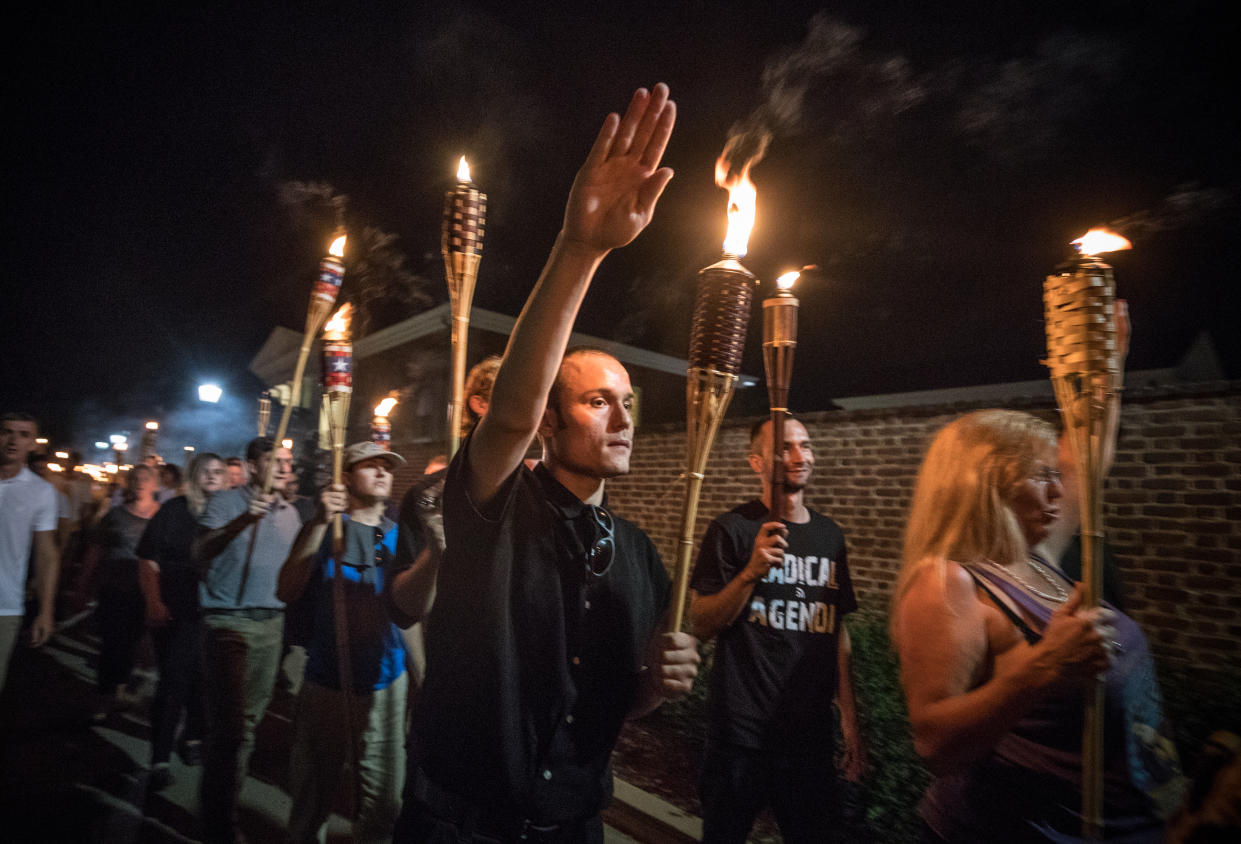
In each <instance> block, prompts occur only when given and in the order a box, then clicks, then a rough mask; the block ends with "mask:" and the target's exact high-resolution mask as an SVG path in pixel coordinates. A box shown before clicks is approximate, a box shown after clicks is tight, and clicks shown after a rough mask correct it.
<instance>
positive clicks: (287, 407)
mask: <svg viewBox="0 0 1241 844" xmlns="http://www.w3.org/2000/svg"><path fill="white" fill-rule="evenodd" d="M312 342H314V336H313V335H310V334H308V335H306V337H305V338H303V340H302V347H301V349H300V350H298V353H297V366H296V367H294V369H293V387H292V389H291V390H290V391H289V400H288V401H287V402H285V403H284V407H282V408H281V409H280V424H279V425H277V426H276V436H275V437H274V438H273V439H272V442H274V443H275V447H276V448H279V447H280V443H281V442H283V441H284V435H285V434H286V433H288V430H289V416H290V415H291V414H292V413H293V405H295V404H297V403H298V401H299V400H300V399H301V393H302V390H301V384H302V376H303V375H305V373H306V358H308V357H310V344H311V343H312ZM273 450H274V449H273ZM275 469H276V461H275V460H271V461H270V462H268V464H267V472H266V474H265V475H264V476H263V494H264V495H267V494H268V493H270V492H271V484H272V474H273V472H274V471H275Z"/></svg>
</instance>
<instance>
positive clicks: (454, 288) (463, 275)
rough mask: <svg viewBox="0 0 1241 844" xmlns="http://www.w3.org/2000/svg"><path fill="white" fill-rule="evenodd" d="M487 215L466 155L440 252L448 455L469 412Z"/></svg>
mask: <svg viewBox="0 0 1241 844" xmlns="http://www.w3.org/2000/svg"><path fill="white" fill-rule="evenodd" d="M486 218H487V194H485V193H482V192H481V191H479V189H478V188H477V187H475V186H474V183H473V182H471V181H470V165H469V164H467V163H466V161H465V156H464V155H463V156H461V163H460V165H459V166H458V167H457V186H456V187H455V188H453V189H452V190H450V191H448V192H447V193H445V194H444V229H443V235H442V237H441V239H440V251H442V252H443V253H444V274H445V276H446V278H447V280H448V298H449V300H450V301H451V304H452V390H451V395H452V398H451V400H450V402H449V405H448V454H449V456H452V455H453V454H454V453H456V451H457V445H458V444H459V443H460V441H461V415H462V414H463V413H464V411H465V352H466V343H467V342H468V341H469V333H470V305H471V303H472V302H473V301H474V282H475V281H476V280H477V279H478V263H479V261H481V260H482V257H483V225H484V223H485V222H486Z"/></svg>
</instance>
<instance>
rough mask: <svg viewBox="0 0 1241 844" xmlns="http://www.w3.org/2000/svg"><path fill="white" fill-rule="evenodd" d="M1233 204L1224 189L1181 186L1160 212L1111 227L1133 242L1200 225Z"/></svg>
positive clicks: (1135, 215)
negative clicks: (1147, 236)
mask: <svg viewBox="0 0 1241 844" xmlns="http://www.w3.org/2000/svg"><path fill="white" fill-rule="evenodd" d="M1231 204H1232V194H1230V193H1229V192H1228V191H1226V190H1224V189H1222V188H1204V187H1199V186H1198V185H1197V184H1193V183H1189V184H1184V185H1179V186H1177V188H1176V189H1175V190H1174V191H1173V192H1172V193H1170V194H1168V196H1167V197H1166V198H1165V199H1164V201H1163V204H1161V205H1160V206H1159V207H1157V208H1151V209H1146V210H1143V211H1137V212H1135V213H1133V214H1128V215H1126V216H1124V217H1120V218H1119V219H1116V220H1113V221H1112V222H1110V223H1109V224H1108V228H1111V229H1114V230H1115V231H1117V232H1120V233H1121V234H1123V235H1125V236H1126V237H1128V238H1130V239H1140V238H1142V237H1144V236H1146V235H1150V234H1154V233H1155V232H1161V231H1168V230H1171V229H1180V228H1186V227H1189V226H1195V225H1198V224H1200V223H1202V222H1204V221H1206V220H1207V219H1208V218H1210V217H1212V216H1213V215H1215V214H1216V213H1217V212H1219V211H1222V210H1224V209H1225V208H1227V207H1228V206H1229V205H1231Z"/></svg>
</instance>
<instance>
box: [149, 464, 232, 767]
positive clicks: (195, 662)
mask: <svg viewBox="0 0 1241 844" xmlns="http://www.w3.org/2000/svg"><path fill="white" fill-rule="evenodd" d="M187 474H188V476H189V484H188V486H187V488H186V492H185V495H181V496H178V497H176V498H173V499H171V500H169V501H167V502H166V503H165V504H164V506H163V507H162V508H160V511H159V512H158V513H156V514H155V517H154V518H153V519H151V522H150V524H148V525H147V528H146V532H145V533H143V535H142V541H141V542H139V543H138V548H137V555H138V558H139V560H140V561H141V562H140V563H139V569H138V572H139V582H140V583H141V585H142V596H143V599H144V603H145V605H146V623H147V625H148V626H149V627H151V628H152V637H153V638H154V640H155V652H156V654H157V655H158V658H159V686H158V687H157V688H156V690H155V701H154V704H153V705H152V709H151V734H152V737H151V779H150V786H151V788H153V789H156V790H158V789H162V788H166V787H167V786H169V785H171V784H172V771H171V769H170V767H169V764H168V760H169V758H170V757H171V755H172V747H173V743H174V740H175V738H176V731H177V722H178V721H180V720H181V711H182V710H185V730H184V731H183V732H182V734H181V758H182V759H183V760H184V761H185V763H186V764H187V765H194V764H197V763H198V759H199V748H200V747H201V745H202V738H203V732H204V714H203V690H202V655H201V652H200V650H199V648H200V643H199V639H200V637H201V635H202V630H201V625H200V622H199V612H198V572H197V571H196V570H195V568H194V566H193V564H192V563H191V561H190V545H191V543H192V542H193V541H194V534H195V532H196V529H197V527H198V517H199V516H201V515H202V513H203V510H204V509H205V508H206V506H207V499H208V498H209V497H210V496H211V495H212V493H214V492H216V491H217V490H220V489H223V488H224V481H225V477H226V468H225V464H224V461H223V460H222V459H221V458H220V457H219V455H216V454H210V453H206V454H200V455H199V456H198V457H196V458H194V460H193V461H192V462H191V463H190V467H189V472H188V473H187Z"/></svg>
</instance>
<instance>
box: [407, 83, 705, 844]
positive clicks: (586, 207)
mask: <svg viewBox="0 0 1241 844" xmlns="http://www.w3.org/2000/svg"><path fill="white" fill-rule="evenodd" d="M674 119H675V107H674V106H673V104H672V102H670V101H669V100H668V89H667V87H666V86H664V85H662V84H661V85H657V86H656V87H655V88H654V90H653V91H651V92H647V91H645V90H639V91H637V92H636V93H635V94H634V97H633V100H632V102H631V103H630V106H629V109H628V111H627V112H626V113H625V116H624V117H623V118H620V117H618V116H617V115H615V114H611V115H609V116H608V118H607V119H606V120H605V121H604V124H603V128H602V129H601V130H600V132H599V135H598V137H597V139H596V140H595V144H594V146H593V147H592V149H591V151H590V155H589V156H588V157H587V159H586V163H585V164H584V165H583V166H582V169H581V170H580V171H579V172H578V175H577V178H576V180H575V181H574V183H573V189H572V191H571V193H570V195H569V201H568V207H567V209H566V211H565V219H564V227H563V229H562V230H561V232H560V234H559V236H558V237H557V239H556V244H555V246H554V247H553V248H552V253H551V256H550V257H549V259H548V262H547V265H546V267H545V268H544V270H543V273H542V275H541V277H540V278H539V281H538V283H537V285H536V286H535V289H534V292H533V293H532V294H531V295H530V298H529V300H528V301H527V302H526V307H525V309H524V310H523V311H522V314H521V317H520V318H519V319H518V321H517V325H516V326H515V327H514V330H513V334H512V336H511V337H510V338H509V344H508V349H507V351H506V353H505V356H504V363H503V364H502V366H501V368H500V371H499V373H498V375H497V376H496V381H495V386H494V388H493V390H492V394H491V402H490V406H489V407H488V412H487V415H486V416H484V417H483V418H482V421H480V422H479V424H478V427H477V428H475V430H474V433H473V434H472V435H471V436H470V437H469V438H468V439H467V440H466V441H465V442H464V443H463V444H462V447H461V450H460V452H459V453H458V454H457V455H456V457H455V458H454V459H453V462H452V465H451V466H450V467H449V472H448V479H447V483H446V484H445V490H444V533H445V539H446V540H447V545H446V550H445V556H444V560H443V562H442V564H441V566H440V569H439V573H438V578H437V584H436V585H437V590H436V591H437V594H436V597H435V604H434V606H433V608H432V609H431V613H430V616H429V617H428V620H427V677H426V682H425V684H424V686H423V689H422V692H421V694H420V696H419V698H418V700H417V702H416V703H415V706H414V717H413V734H412V736H411V740H410V770H409V776H408V778H407V785H406V796H405V805H404V808H403V811H402V816H401V819H400V820H399V821H398V822H397V827H396V835H395V838H396V840H397V841H402V842H412V841H419V842H425V841H453V842H458V841H461V842H469V841H479V842H481V841H497V840H498V841H516V840H527V841H557V842H600V841H602V840H603V825H602V822H601V820H600V816H599V813H600V811H601V809H602V808H603V806H604V805H605V804H606V803H607V801H608V799H609V798H610V795H611V784H612V775H611V768H610V765H609V757H610V755H611V752H612V747H613V745H614V743H615V741H616V736H617V734H618V733H619V732H620V728H621V725H622V722H623V721H624V719H625V718H626V717H631V716H634V715H638V714H642V713H644V712H648V711H650V710H652V709H654V708H655V707H656V706H658V705H659V703H660V701H662V700H663V699H664V698H666V697H675V696H679V695H683V694H685V693H686V692H688V691H689V690H690V688H691V686H692V684H693V680H694V677H695V676H696V674H697V663H698V653H697V647H696V642H695V641H694V639H693V637H692V636H689V635H688V634H685V633H673V634H669V633H664V632H663V629H664V625H665V622H664V621H663V618H664V616H665V613H666V610H667V607H668V600H669V591H670V590H669V583H668V576H667V573H666V572H665V571H664V568H663V565H662V563H661V562H660V560H659V555H658V554H657V553H656V551H655V548H654V546H653V545H652V544H651V542H650V540H649V539H648V538H647V537H646V535H645V534H643V533H642V531H641V530H639V529H638V528H637V527H636V526H634V525H633V524H631V523H629V522H627V521H625V520H623V519H621V518H619V517H617V516H615V515H614V514H612V513H611V512H610V511H609V510H608V508H607V500H606V497H605V495H604V482H605V480H606V479H607V478H610V477H615V476H617V475H621V474H624V473H625V472H627V471H628V470H629V452H630V449H631V447H632V441H633V419H632V417H631V416H630V409H631V406H632V401H633V390H632V388H631V387H630V384H629V376H628V374H627V373H626V372H625V369H624V367H622V366H621V365H620V363H619V362H618V361H616V360H615V359H614V358H612V357H611V356H609V355H606V354H603V353H600V352H596V351H578V352H574V353H570V354H568V355H566V354H565V350H566V347H567V345H568V340H569V334H570V331H571V330H572V327H573V321H574V318H575V317H576V316H577V312H578V308H579V306H580V304H581V302H582V299H583V297H584V296H585V295H586V290H587V288H588V287H589V285H590V281H591V278H592V277H593V275H594V272H595V269H596V268H597V267H598V266H599V262H600V261H601V260H602V259H603V258H604V256H605V255H606V254H607V253H608V252H609V251H611V250H612V249H614V248H617V247H620V246H624V245H625V244H627V243H629V242H630V241H631V240H633V239H634V238H635V237H636V236H637V235H638V233H639V232H641V231H642V229H643V228H645V226H646V224H647V223H648V222H649V221H650V219H651V214H652V212H653V211H654V208H655V203H656V200H658V198H659V196H660V194H661V193H662V192H663V189H664V187H665V185H667V183H668V180H669V179H670V178H671V177H672V171H671V170H669V169H668V168H661V167H659V161H660V158H661V157H662V155H663V151H664V147H665V146H666V144H667V142H668V136H669V135H670V134H671V132H672V124H673V122H674ZM536 433H538V434H540V435H542V437H543V438H544V444H545V448H546V461H545V462H544V463H540V464H538V465H537V466H536V467H535V468H534V469H533V470H531V469H529V468H527V467H526V466H525V465H524V463H523V461H522V458H523V457H524V456H525V453H526V449H527V447H528V446H529V445H530V443H531V441H532V439H533V438H534V436H535V434H536Z"/></svg>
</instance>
